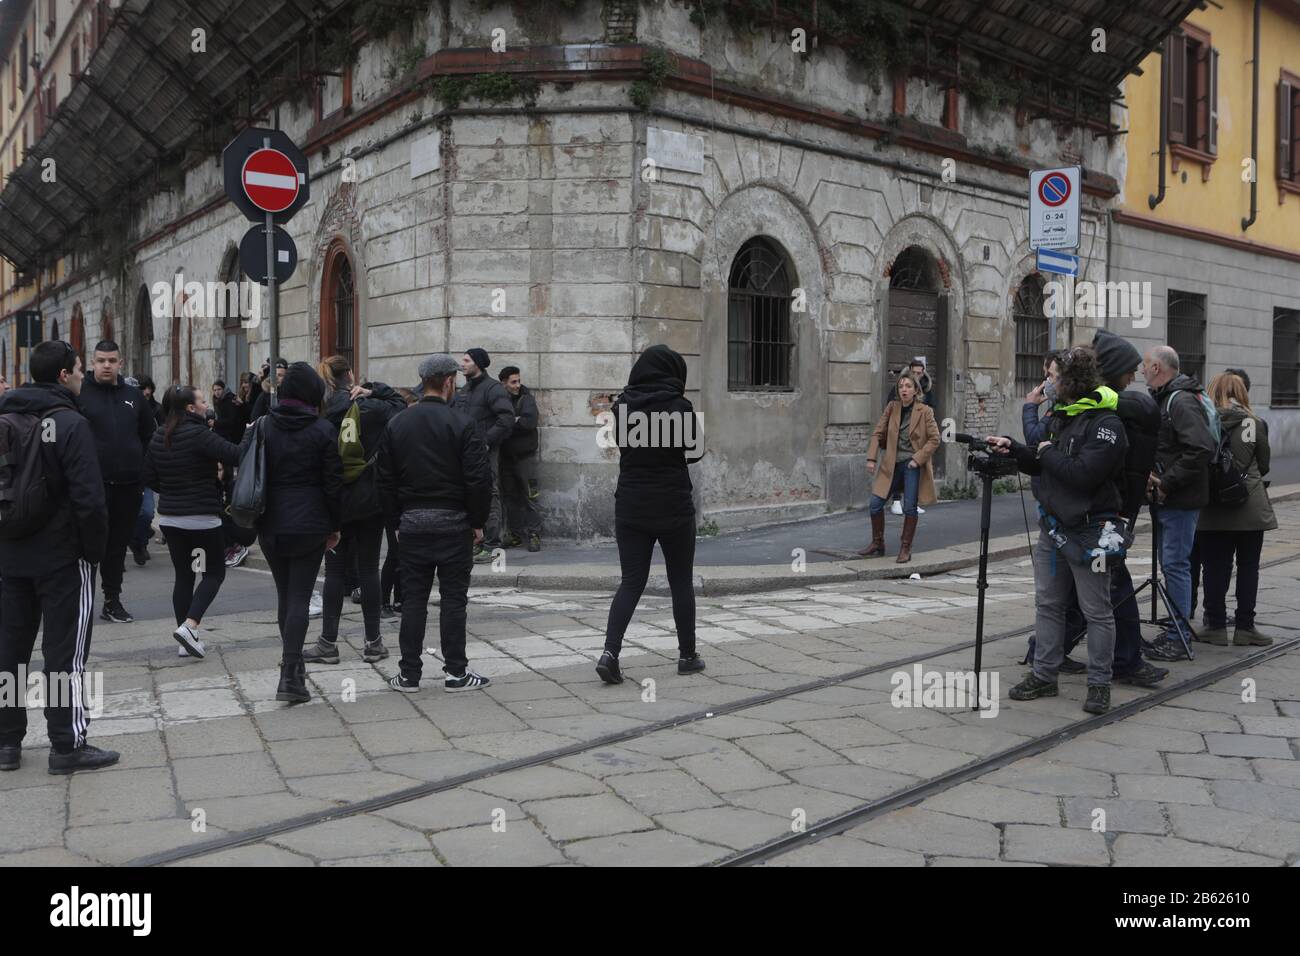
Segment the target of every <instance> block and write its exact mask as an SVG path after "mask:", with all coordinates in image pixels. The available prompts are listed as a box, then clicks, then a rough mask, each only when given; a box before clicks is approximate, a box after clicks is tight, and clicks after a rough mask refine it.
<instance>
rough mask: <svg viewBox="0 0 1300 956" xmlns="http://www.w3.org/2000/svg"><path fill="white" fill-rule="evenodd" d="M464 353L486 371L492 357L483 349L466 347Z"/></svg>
mask: <svg viewBox="0 0 1300 956" xmlns="http://www.w3.org/2000/svg"><path fill="white" fill-rule="evenodd" d="M465 354H466V355H468V356H469V357H470V358H472V359H473V360H474V364H475V365H477V366H478V367H479V368H481V369H482V370H483V371H485V372H486V371H487V368H488V366H489V365H491V364H492V357H491V356H490V355H488V354H487V352H485V351H484V350H483V349H466V350H465Z"/></svg>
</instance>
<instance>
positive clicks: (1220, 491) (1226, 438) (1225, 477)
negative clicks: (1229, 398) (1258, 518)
mask: <svg viewBox="0 0 1300 956" xmlns="http://www.w3.org/2000/svg"><path fill="white" fill-rule="evenodd" d="M1177 394H1178V393H1177V392H1174V393H1173V394H1171V395H1170V396H1169V401H1168V402H1166V403H1165V414H1166V415H1168V414H1169V406H1171V405H1172V404H1173V403H1174V397H1175V396H1176V395H1177ZM1192 394H1193V395H1194V396H1195V398H1196V400H1197V401H1199V402H1200V403H1201V409H1202V410H1203V411H1204V412H1205V420H1206V423H1207V424H1208V425H1209V426H1210V434H1211V435H1212V436H1213V437H1214V442H1215V445H1214V454H1213V455H1211V456H1210V504H1212V505H1217V506H1218V507H1220V508H1238V507H1240V506H1241V505H1244V504H1245V503H1246V499H1248V498H1249V497H1250V484H1249V482H1248V480H1247V476H1246V472H1248V471H1249V470H1250V465H1249V464H1247V465H1246V467H1245V468H1240V467H1238V465H1237V460H1236V458H1234V457H1233V455H1232V435H1231V433H1230V432H1229V430H1228V429H1226V428H1224V427H1223V425H1222V423H1221V422H1220V420H1219V410H1218V409H1217V408H1215V407H1214V402H1212V401H1211V400H1210V396H1208V395H1206V394H1205V392H1204V391H1196V392H1193V393H1192ZM1252 457H1253V455H1252Z"/></svg>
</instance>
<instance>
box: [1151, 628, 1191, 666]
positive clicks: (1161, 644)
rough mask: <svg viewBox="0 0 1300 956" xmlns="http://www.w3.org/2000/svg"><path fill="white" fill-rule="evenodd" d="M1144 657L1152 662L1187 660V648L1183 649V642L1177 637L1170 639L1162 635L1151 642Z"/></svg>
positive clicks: (1166, 635)
mask: <svg viewBox="0 0 1300 956" xmlns="http://www.w3.org/2000/svg"><path fill="white" fill-rule="evenodd" d="M1146 655H1147V657H1149V658H1151V659H1152V660H1153V661H1185V660H1189V658H1188V656H1187V648H1185V647H1183V642H1182V641H1180V640H1179V639H1178V638H1177V637H1170V636H1169V635H1168V634H1162V635H1161V636H1160V637H1158V638H1156V639H1155V640H1154V641H1152V642H1151V646H1150V647H1148V648H1147V650H1146Z"/></svg>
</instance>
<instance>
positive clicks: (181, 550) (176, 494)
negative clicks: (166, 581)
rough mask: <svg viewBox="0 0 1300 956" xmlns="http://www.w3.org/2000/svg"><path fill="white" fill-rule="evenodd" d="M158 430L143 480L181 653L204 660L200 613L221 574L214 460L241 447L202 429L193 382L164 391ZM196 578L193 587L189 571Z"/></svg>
mask: <svg viewBox="0 0 1300 956" xmlns="http://www.w3.org/2000/svg"><path fill="white" fill-rule="evenodd" d="M162 409H163V415H164V419H163V422H164V423H163V427H162V428H159V429H158V430H157V431H155V432H154V433H153V438H152V439H151V440H150V442H149V448H148V450H147V453H146V454H145V461H144V483H145V484H146V485H147V486H148V487H150V488H152V489H153V490H154V491H156V492H157V493H158V526H159V527H160V528H161V529H162V533H163V536H164V537H165V538H166V539H167V550H168V551H169V552H170V554H171V559H172V567H173V568H174V569H175V571H176V579H175V582H174V583H173V585H172V610H173V611H174V612H175V614H176V630H175V631H173V632H172V636H173V637H174V638H175V639H176V642H177V643H178V644H179V645H180V650H179V652H178V653H179V656H181V657H197V658H202V657H203V656H204V655H205V654H206V653H207V649H206V648H205V647H204V645H203V641H202V640H201V639H200V638H199V625H200V624H201V623H202V621H203V615H204V614H205V613H206V612H207V609H208V608H209V607H210V606H211V604H212V601H213V599H214V598H216V596H217V592H218V591H219V590H220V589H221V583H222V582H223V581H224V580H225V579H226V561H225V537H224V535H223V534H222V530H221V514H222V511H223V506H222V497H221V481H220V479H218V477H217V465H218V464H221V465H224V466H225V467H226V468H227V469H230V468H231V467H233V466H234V465H235V464H236V463H237V462H238V461H239V446H238V445H236V444H233V443H232V442H228V441H226V440H225V439H224V438H222V437H221V436H220V435H218V434H217V433H216V432H214V431H213V430H212V429H211V428H209V427H208V423H207V420H206V417H205V416H206V415H207V412H208V403H207V399H206V398H205V397H204V395H203V391H202V390H201V389H197V388H195V387H194V386H193V385H173V386H172V387H171V388H169V389H167V391H166V392H164V393H163V400H162ZM196 574H202V579H201V580H200V581H199V583H198V586H197V587H195V584H194V581H195V575H196Z"/></svg>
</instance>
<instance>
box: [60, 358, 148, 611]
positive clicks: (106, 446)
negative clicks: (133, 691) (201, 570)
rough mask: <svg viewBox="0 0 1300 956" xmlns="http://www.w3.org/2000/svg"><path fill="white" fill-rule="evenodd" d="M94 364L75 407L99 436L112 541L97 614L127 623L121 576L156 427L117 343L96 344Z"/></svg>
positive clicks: (97, 442) (107, 548) (107, 549)
mask: <svg viewBox="0 0 1300 956" xmlns="http://www.w3.org/2000/svg"><path fill="white" fill-rule="evenodd" d="M92 363H93V366H94V375H93V377H91V378H88V379H86V381H85V383H84V384H83V386H82V389H81V394H80V396H78V399H77V404H78V405H79V406H80V408H81V414H82V415H84V416H85V417H86V421H88V422H90V431H91V433H92V434H93V435H94V436H95V447H96V449H98V451H99V470H100V472H101V473H102V474H103V476H104V500H105V504H106V507H107V508H108V541H107V543H106V544H105V546H104V563H103V568H102V571H101V573H102V575H103V586H104V608H103V610H102V611H101V612H100V615H99V616H100V617H101V618H103V619H104V620H105V621H112V622H115V623H117V624H129V623H130V622H131V621H133V620H135V618H133V617H131V615H130V614H129V613H127V610H126V608H124V607H123V606H122V601H121V596H122V573H123V570H124V567H125V564H126V548H127V545H128V544H129V543H130V541H131V537H132V534H133V532H134V530H135V523H136V520H137V518H138V517H139V514H140V502H141V498H142V496H143V490H144V453H145V449H147V448H148V447H149V439H150V438H151V437H153V431H154V428H155V423H154V417H153V410H152V409H151V408H150V407H149V403H148V401H146V400H145V397H144V393H143V392H141V391H140V389H138V388H136V387H135V386H134V385H128V384H126V381H125V380H124V379H123V378H122V375H121V367H122V353H121V351H120V350H119V349H118V347H117V343H116V342H112V341H109V340H107V339H106V340H104V341H103V342H100V343H99V344H98V345H96V346H95V352H94V358H93V359H92Z"/></svg>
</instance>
